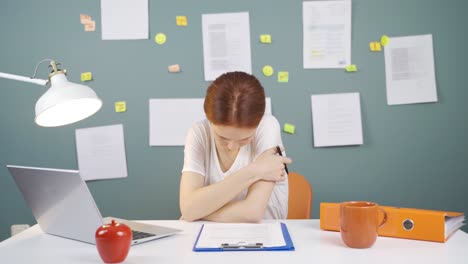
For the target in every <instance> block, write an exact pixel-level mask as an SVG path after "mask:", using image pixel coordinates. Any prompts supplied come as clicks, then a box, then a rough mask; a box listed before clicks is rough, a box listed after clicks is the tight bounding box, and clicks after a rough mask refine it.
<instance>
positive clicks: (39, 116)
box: [35, 73, 102, 127]
mask: <svg viewBox="0 0 468 264" xmlns="http://www.w3.org/2000/svg"><path fill="white" fill-rule="evenodd" d="M50 82H51V85H50V88H49V89H48V90H47V92H46V93H45V94H43V95H42V96H41V98H39V100H37V103H36V118H35V122H36V123H37V124H38V125H39V126H43V127H56V126H63V125H68V124H71V123H74V122H77V121H80V120H83V119H85V118H87V117H89V116H91V115H93V114H94V113H96V112H97V111H98V110H99V109H100V108H101V106H102V101H101V99H99V98H98V97H97V95H96V93H95V92H94V91H93V90H92V89H91V88H89V87H88V86H85V85H81V84H75V83H71V82H69V81H68V80H67V77H66V76H65V74H62V73H58V74H55V75H53V76H52V77H50Z"/></svg>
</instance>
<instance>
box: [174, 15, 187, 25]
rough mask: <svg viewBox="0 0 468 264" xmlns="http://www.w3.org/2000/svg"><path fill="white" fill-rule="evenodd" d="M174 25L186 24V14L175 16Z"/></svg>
mask: <svg viewBox="0 0 468 264" xmlns="http://www.w3.org/2000/svg"><path fill="white" fill-rule="evenodd" d="M176 25H178V26H180V27H185V26H187V17H186V16H176Z"/></svg>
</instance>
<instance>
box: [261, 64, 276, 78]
mask: <svg viewBox="0 0 468 264" xmlns="http://www.w3.org/2000/svg"><path fill="white" fill-rule="evenodd" d="M262 72H263V75H265V76H268V77H270V76H272V75H273V73H274V72H275V70H273V67H271V66H270V65H265V66H263V69H262Z"/></svg>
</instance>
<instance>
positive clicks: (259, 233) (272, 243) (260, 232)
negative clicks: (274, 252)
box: [197, 223, 286, 248]
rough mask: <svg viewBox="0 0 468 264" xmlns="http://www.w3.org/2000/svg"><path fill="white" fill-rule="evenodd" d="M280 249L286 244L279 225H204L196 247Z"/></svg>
mask: <svg viewBox="0 0 468 264" xmlns="http://www.w3.org/2000/svg"><path fill="white" fill-rule="evenodd" d="M256 243H262V244H263V246H264V247H281V246H285V245H286V242H285V240H284V237H283V232H282V229H281V223H264V224H243V223H242V224H205V225H204V227H203V231H202V232H201V234H200V237H199V238H198V243H197V247H200V248H218V247H220V245H222V244H230V245H252V244H256Z"/></svg>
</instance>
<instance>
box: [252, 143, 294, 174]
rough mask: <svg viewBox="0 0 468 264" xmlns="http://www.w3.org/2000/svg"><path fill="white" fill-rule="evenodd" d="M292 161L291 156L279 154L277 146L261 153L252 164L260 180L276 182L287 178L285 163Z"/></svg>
mask: <svg viewBox="0 0 468 264" xmlns="http://www.w3.org/2000/svg"><path fill="white" fill-rule="evenodd" d="M291 162H292V160H291V159H290V158H288V157H284V156H280V155H278V152H277V150H276V147H273V148H270V149H267V150H265V151H264V152H263V153H262V154H260V156H258V157H257V159H255V161H254V162H252V163H251V166H252V168H253V170H254V173H255V176H256V177H257V179H258V180H264V181H275V182H276V181H284V180H285V177H286V171H285V170H284V167H285V165H284V164H290V163H291Z"/></svg>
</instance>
